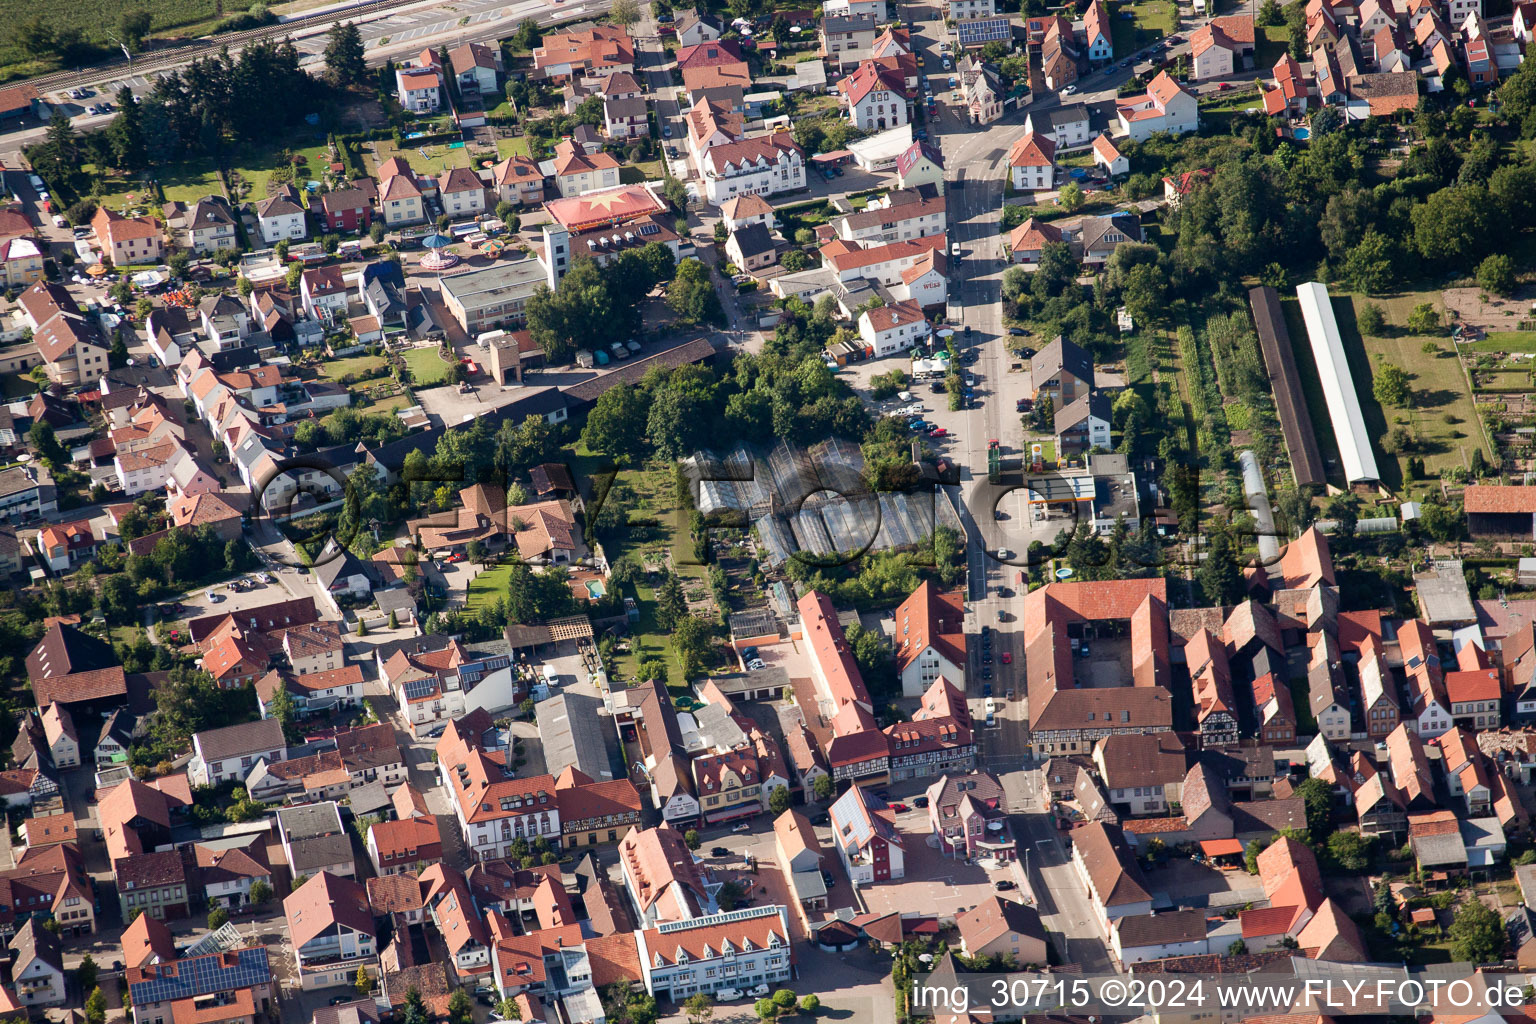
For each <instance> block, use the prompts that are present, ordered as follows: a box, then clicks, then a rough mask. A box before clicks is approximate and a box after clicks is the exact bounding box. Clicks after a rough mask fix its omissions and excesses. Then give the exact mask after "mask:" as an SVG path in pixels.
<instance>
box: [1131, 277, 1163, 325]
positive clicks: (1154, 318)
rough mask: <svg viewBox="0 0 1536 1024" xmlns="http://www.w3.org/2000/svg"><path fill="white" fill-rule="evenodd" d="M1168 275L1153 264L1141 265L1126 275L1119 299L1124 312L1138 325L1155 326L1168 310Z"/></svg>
mask: <svg viewBox="0 0 1536 1024" xmlns="http://www.w3.org/2000/svg"><path fill="white" fill-rule="evenodd" d="M1167 294H1168V275H1167V274H1165V273H1164V272H1163V270H1162V268H1161V267H1159V266H1157V265H1156V264H1155V263H1141V264H1138V265H1137V266H1134V267H1132V268H1131V270H1130V273H1128V274H1127V275H1126V278H1125V287H1124V288H1123V289H1122V290H1121V293H1120V298H1121V299H1122V300H1123V301H1124V302H1125V311H1126V312H1127V313H1129V314H1130V315H1131V318H1132V319H1133V320H1135V321H1136V322H1137V323H1139V324H1142V323H1144V324H1156V323H1160V322H1162V321H1163V320H1164V318H1165V312H1166V310H1167V308H1168V302H1167Z"/></svg>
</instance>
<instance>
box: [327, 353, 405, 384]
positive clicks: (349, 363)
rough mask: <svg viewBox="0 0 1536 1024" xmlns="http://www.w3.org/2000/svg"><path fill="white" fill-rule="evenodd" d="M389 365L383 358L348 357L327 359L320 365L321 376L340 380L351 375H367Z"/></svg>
mask: <svg viewBox="0 0 1536 1024" xmlns="http://www.w3.org/2000/svg"><path fill="white" fill-rule="evenodd" d="M386 365H388V361H387V360H385V358H384V357H383V356H348V357H347V358H345V359H327V360H326V361H325V362H323V363H321V364H320V376H322V377H328V378H330V379H331V380H340V379H341V378H343V377H345V376H346V375H347V374H349V373H353V374H357V373H367V372H369V371H371V370H377V369H379V368H380V367H382V366H386Z"/></svg>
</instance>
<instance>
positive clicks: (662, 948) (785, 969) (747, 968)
mask: <svg viewBox="0 0 1536 1024" xmlns="http://www.w3.org/2000/svg"><path fill="white" fill-rule="evenodd" d="M855 789H857V787H855ZM634 935H635V944H636V946H637V947H638V952H639V954H640V955H639V963H640V970H641V972H642V974H643V975H644V981H645V990H646V991H647V992H649V993H650V994H652V995H654V996H656V997H657V998H658V999H668V1000H671V1001H673V1002H678V1001H681V1000H685V999H687V998H688V997H689V996H690V995H692V994H694V993H696V992H704V993H706V994H708V993H714V992H717V991H719V990H720V989H723V988H733V989H736V990H737V991H742V990H746V989H751V988H754V987H756V986H758V985H766V986H768V987H769V988H776V987H782V986H783V983H784V982H787V981H788V980H789V979H790V977H791V975H792V972H793V968H794V955H793V953H792V952H791V949H790V933H789V911H788V910H786V909H785V908H784V907H783V906H782V905H774V906H764V907H749V908H745V909H742V910H735V911H732V912H730V913H725V914H713V915H710V916H708V917H699V918H694V919H693V920H691V921H687V922H673V923H670V924H663V925H657V926H655V927H652V928H646V929H643V930H641V931H637V932H635V933H634Z"/></svg>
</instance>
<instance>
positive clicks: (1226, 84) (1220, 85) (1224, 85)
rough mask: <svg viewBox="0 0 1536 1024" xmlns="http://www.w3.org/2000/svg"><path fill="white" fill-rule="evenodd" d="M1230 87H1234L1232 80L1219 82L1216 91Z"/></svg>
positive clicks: (1224, 90) (1222, 90)
mask: <svg viewBox="0 0 1536 1024" xmlns="http://www.w3.org/2000/svg"><path fill="white" fill-rule="evenodd" d="M1230 88H1232V83H1231V82H1218V83H1217V84H1216V91H1217V92H1226V91H1227V90H1228V89H1230Z"/></svg>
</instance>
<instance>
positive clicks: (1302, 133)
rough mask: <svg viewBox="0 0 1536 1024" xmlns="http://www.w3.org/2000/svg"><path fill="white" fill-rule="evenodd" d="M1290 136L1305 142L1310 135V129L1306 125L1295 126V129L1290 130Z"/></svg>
mask: <svg viewBox="0 0 1536 1024" xmlns="http://www.w3.org/2000/svg"><path fill="white" fill-rule="evenodd" d="M1291 137H1292V138H1294V139H1300V140H1301V141H1302V142H1305V141H1307V140H1308V139H1310V138H1311V137H1312V129H1310V128H1306V127H1302V128H1297V129H1296V130H1295V131H1293V132H1291Z"/></svg>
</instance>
